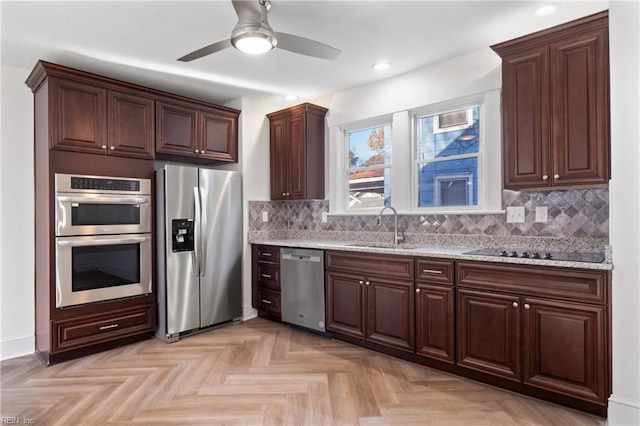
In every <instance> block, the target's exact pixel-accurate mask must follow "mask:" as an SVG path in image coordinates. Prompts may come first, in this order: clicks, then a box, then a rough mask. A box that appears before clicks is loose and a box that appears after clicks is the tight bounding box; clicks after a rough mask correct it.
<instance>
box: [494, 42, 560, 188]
mask: <svg viewBox="0 0 640 426" xmlns="http://www.w3.org/2000/svg"><path fill="white" fill-rule="evenodd" d="M548 56H549V53H548V48H547V47H546V46H544V47H540V48H536V49H532V50H528V51H526V52H525V53H518V54H514V55H510V56H506V57H504V58H502V102H503V104H502V119H503V138H504V140H503V147H504V153H503V159H504V186H505V188H516V189H517V188H527V187H532V186H547V185H549V184H550V182H551V180H550V179H549V170H548V168H549V162H550V161H551V160H550V157H549V155H550V153H549V146H550V141H549V126H550V123H549V116H550V115H549V114H550V110H549V77H548V75H549V72H548V60H549V59H548Z"/></svg>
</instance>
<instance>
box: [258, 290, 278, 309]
mask: <svg viewBox="0 0 640 426" xmlns="http://www.w3.org/2000/svg"><path fill="white" fill-rule="evenodd" d="M258 309H262V310H264V311H269V312H272V313H274V314H278V315H280V293H279V292H275V291H269V290H264V289H258Z"/></svg>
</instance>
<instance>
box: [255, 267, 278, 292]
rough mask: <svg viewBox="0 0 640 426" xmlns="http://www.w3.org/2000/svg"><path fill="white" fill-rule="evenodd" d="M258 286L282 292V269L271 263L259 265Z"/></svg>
mask: <svg viewBox="0 0 640 426" xmlns="http://www.w3.org/2000/svg"><path fill="white" fill-rule="evenodd" d="M257 269H258V271H257V279H258V286H260V287H267V288H271V289H273V290H280V267H279V266H278V265H273V264H270V263H262V262H258V263H257Z"/></svg>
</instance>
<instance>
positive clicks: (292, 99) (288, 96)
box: [284, 95, 298, 101]
mask: <svg viewBox="0 0 640 426" xmlns="http://www.w3.org/2000/svg"><path fill="white" fill-rule="evenodd" d="M284 98H285V99H286V100H288V101H295V100H296V99H298V97H297V96H296V95H287V96H285V97H284Z"/></svg>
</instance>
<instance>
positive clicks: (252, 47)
mask: <svg viewBox="0 0 640 426" xmlns="http://www.w3.org/2000/svg"><path fill="white" fill-rule="evenodd" d="M231 44H232V45H233V47H235V48H236V49H238V50H239V51H241V52H244V53H247V54H249V55H261V54H263V53H267V52H268V51H270V50H271V49H273V48H274V47H276V45H277V44H278V41H277V40H276V37H275V35H274V33H273V30H272V29H271V28H269V27H266V26H256V25H238V26H236V28H234V30H233V32H232V33H231Z"/></svg>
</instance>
